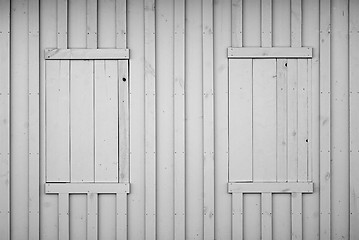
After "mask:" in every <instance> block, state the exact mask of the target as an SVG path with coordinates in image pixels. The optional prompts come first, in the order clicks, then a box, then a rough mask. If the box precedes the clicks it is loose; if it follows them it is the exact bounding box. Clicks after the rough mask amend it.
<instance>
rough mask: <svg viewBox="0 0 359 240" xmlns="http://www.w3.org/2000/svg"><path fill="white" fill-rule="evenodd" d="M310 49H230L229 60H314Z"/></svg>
mask: <svg viewBox="0 0 359 240" xmlns="http://www.w3.org/2000/svg"><path fill="white" fill-rule="evenodd" d="M312 57H313V49H312V48H310V47H298V48H294V47H292V48H290V47H289V48H287V47H274V48H266V47H262V48H256V47H245V48H228V58H312Z"/></svg>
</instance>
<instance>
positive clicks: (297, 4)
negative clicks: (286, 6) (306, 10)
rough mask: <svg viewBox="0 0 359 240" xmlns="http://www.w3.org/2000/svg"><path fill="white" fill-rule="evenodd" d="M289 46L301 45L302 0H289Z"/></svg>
mask: <svg viewBox="0 0 359 240" xmlns="http://www.w3.org/2000/svg"><path fill="white" fill-rule="evenodd" d="M290 6H291V14H290V28H291V46H292V47H301V46H302V0H291V4H290Z"/></svg>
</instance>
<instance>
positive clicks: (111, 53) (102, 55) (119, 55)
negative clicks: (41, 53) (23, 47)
mask: <svg viewBox="0 0 359 240" xmlns="http://www.w3.org/2000/svg"><path fill="white" fill-rule="evenodd" d="M129 58H130V50H129V49H60V48H53V49H45V60H95V59H105V60H119V59H129Z"/></svg>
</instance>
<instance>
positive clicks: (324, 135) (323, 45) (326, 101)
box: [319, 0, 331, 240]
mask: <svg viewBox="0 0 359 240" xmlns="http://www.w3.org/2000/svg"><path fill="white" fill-rule="evenodd" d="M330 17H331V4H330V1H328V0H321V1H320V49H319V55H320V62H319V70H320V113H319V116H320V138H319V141H320V186H319V188H320V203H319V204H320V239H321V240H325V239H331V230H330V229H331V217H330V214H331V207H330V206H331V201H330V199H331V153H330V150H331V140H330V139H331V136H330V135H331V131H330V125H331V124H330V119H331V110H330V107H331V106H330V96H331V93H330V91H331V87H330V82H331V73H330V58H331V51H330V45H331V44H330V34H331V33H330V29H331V26H330Z"/></svg>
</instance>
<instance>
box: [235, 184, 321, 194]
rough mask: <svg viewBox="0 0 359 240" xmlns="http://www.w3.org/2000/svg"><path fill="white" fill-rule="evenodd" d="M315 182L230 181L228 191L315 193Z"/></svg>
mask: <svg viewBox="0 0 359 240" xmlns="http://www.w3.org/2000/svg"><path fill="white" fill-rule="evenodd" d="M313 191H314V183H312V182H303V183H300V182H295V183H289V182H288V183H280V182H254V183H228V192H229V193H232V192H242V193H263V192H269V193H292V192H302V193H313Z"/></svg>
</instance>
